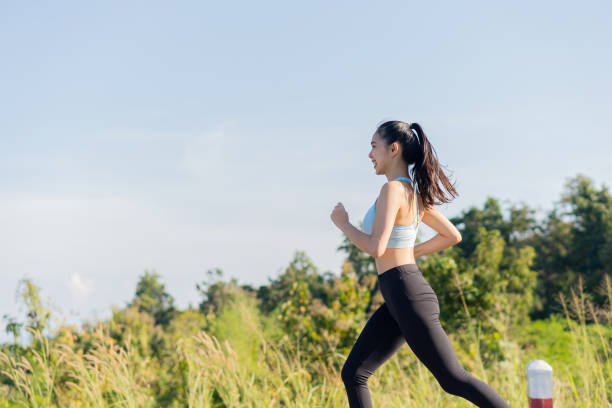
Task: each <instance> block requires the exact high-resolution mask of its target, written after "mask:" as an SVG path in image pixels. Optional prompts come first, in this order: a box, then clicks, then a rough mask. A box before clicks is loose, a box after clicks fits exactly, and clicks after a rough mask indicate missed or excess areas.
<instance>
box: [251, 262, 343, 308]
mask: <svg viewBox="0 0 612 408" xmlns="http://www.w3.org/2000/svg"><path fill="white" fill-rule="evenodd" d="M329 276H333V274H331V273H330V272H328V273H325V274H323V275H321V274H319V271H318V269H317V267H316V266H315V265H314V264H313V263H312V261H311V260H310V258H309V257H308V255H306V253H305V252H304V251H296V252H295V253H294V256H293V259H291V261H290V262H289V266H287V268H285V270H284V271H283V273H281V274H280V276H279V277H278V278H275V279H269V282H270V284H269V285H267V286H261V287H260V288H259V289H258V292H257V298H258V299H259V301H260V308H261V310H262V312H264V313H270V312H271V311H272V310H273V309H275V308H276V307H278V306H279V305H280V304H281V303H283V302H285V301H286V300H287V299H288V298H289V293H290V292H291V291H292V290H293V288H294V284H295V283H296V282H298V283H300V284H304V285H305V286H306V287H307V288H308V291H309V292H310V293H311V294H312V296H313V297H315V298H318V299H321V301H322V302H324V303H327V293H326V292H325V289H324V281H325V279H326V277H329Z"/></svg>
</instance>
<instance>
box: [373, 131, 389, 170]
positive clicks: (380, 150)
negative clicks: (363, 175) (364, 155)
mask: <svg viewBox="0 0 612 408" xmlns="http://www.w3.org/2000/svg"><path fill="white" fill-rule="evenodd" d="M370 146H371V147H372V149H371V150H370V153H369V154H368V157H369V158H370V160H372V164H373V165H374V170H375V172H376V174H381V173H384V172H385V168H386V166H387V164H388V162H389V160H390V157H389V147H388V146H387V145H386V144H385V141H384V140H383V139H382V138H381V137H379V136H378V133H374V136H372V140H371V142H370Z"/></svg>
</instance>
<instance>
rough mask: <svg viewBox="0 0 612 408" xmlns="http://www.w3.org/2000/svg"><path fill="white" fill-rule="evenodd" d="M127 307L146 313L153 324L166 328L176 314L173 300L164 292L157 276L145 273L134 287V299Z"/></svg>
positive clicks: (164, 288) (163, 286)
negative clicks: (151, 318)
mask: <svg viewBox="0 0 612 408" xmlns="http://www.w3.org/2000/svg"><path fill="white" fill-rule="evenodd" d="M129 306H134V307H136V308H137V309H138V310H139V311H141V312H144V313H147V314H148V315H150V316H152V317H153V318H154V321H155V324H160V325H162V326H166V325H167V324H168V323H169V322H170V320H172V317H173V315H174V314H175V313H176V309H175V307H174V298H173V297H172V296H171V295H170V294H169V293H167V292H166V287H165V285H164V284H163V283H161V282H160V281H159V274H158V273H156V272H153V273H150V272H149V271H145V273H144V274H143V275H141V276H140V280H139V281H138V284H137V285H136V293H135V295H134V299H133V300H132V302H131V303H130V304H129Z"/></svg>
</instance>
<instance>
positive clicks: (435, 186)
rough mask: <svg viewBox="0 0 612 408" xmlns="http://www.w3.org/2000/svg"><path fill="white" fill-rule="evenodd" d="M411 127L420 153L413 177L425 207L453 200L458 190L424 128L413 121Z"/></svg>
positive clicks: (413, 169)
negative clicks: (439, 159) (440, 161)
mask: <svg viewBox="0 0 612 408" xmlns="http://www.w3.org/2000/svg"><path fill="white" fill-rule="evenodd" d="M410 129H411V130H412V131H414V132H415V133H416V139H417V141H418V143H417V144H418V149H417V150H418V154H417V155H416V160H415V163H414V166H413V168H412V175H411V177H412V179H413V180H416V182H417V185H418V187H419V193H420V195H421V199H422V200H423V204H424V205H425V208H430V207H431V206H433V205H439V204H443V203H448V202H450V201H452V200H453V199H454V198H455V197H457V196H458V193H457V190H455V186H454V184H451V182H450V181H449V179H448V177H447V176H446V174H445V173H444V171H442V168H441V165H440V163H439V162H438V157H437V154H436V151H435V149H434V147H433V146H432V144H431V143H430V142H429V139H427V136H426V135H425V132H424V131H423V128H422V127H421V125H419V124H418V123H416V122H413V123H411V124H410ZM440 182H441V183H442V185H443V187H444V189H446V191H447V192H448V194H449V195H450V197H447V194H446V192H445V191H444V190H443V189H442V188H440V185H439V183H440Z"/></svg>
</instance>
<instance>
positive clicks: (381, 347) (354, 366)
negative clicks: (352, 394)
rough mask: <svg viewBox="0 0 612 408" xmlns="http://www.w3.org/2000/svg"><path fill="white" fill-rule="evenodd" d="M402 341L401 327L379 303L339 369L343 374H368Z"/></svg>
mask: <svg viewBox="0 0 612 408" xmlns="http://www.w3.org/2000/svg"><path fill="white" fill-rule="evenodd" d="M404 344H406V340H405V339H404V335H403V334H402V330H401V329H400V327H399V326H398V324H397V322H396V321H395V319H394V318H393V316H391V313H390V312H389V308H388V307H387V304H386V303H383V304H382V305H380V307H379V308H378V309H377V310H376V311H375V312H374V313H373V314H372V316H371V317H370V318H369V319H368V321H367V323H366V325H365V326H364V328H363V330H362V331H361V333H360V334H359V337H358V338H357V341H356V342H355V344H354V345H353V348H352V349H351V352H350V353H349V355H348V357H347V359H346V362H345V365H344V368H343V371H344V375H345V376H355V375H357V376H360V377H363V378H367V377H369V376H371V375H372V374H373V373H374V371H376V369H377V368H378V367H380V366H381V365H382V364H383V363H384V362H385V361H387V360H388V359H389V358H390V357H391V356H392V355H393V354H394V353H395V352H396V351H397V350H398V349H399V348H400V347H401V346H402V345H404Z"/></svg>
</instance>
